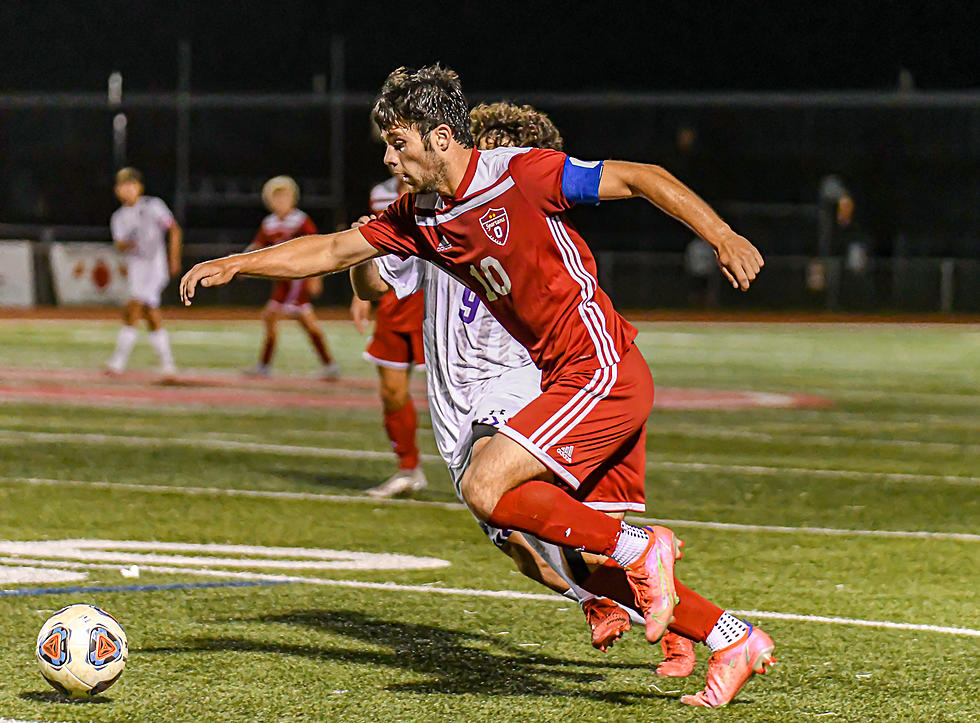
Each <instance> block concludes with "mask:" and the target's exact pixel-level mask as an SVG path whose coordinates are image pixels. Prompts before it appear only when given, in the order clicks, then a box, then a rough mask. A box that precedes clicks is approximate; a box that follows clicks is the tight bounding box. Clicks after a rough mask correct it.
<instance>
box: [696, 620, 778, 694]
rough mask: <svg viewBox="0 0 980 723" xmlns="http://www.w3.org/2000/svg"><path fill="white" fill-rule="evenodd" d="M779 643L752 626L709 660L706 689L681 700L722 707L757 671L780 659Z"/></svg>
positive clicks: (761, 670)
mask: <svg viewBox="0 0 980 723" xmlns="http://www.w3.org/2000/svg"><path fill="white" fill-rule="evenodd" d="M775 647H776V644H775V643H773V642H772V638H770V637H769V636H768V635H766V634H765V633H764V632H762V631H761V630H759V628H755V627H752V626H751V625H749V630H748V632H747V633H746V634H745V635H744V636H743V637H742V639H741V640H739V641H738V642H737V643H733V644H731V645H729V646H728V647H727V648H722V649H721V650H719V651H717V652H715V653H714V654H712V656H711V661H710V662H709V663H708V681H707V685H705V688H704V690H702V691H700V692H698V693H695V694H694V695H685V696H684V697H683V698H681V703H686V704H687V705H695V706H702V707H704V708H719V707H721V706H723V705H726V704H728V703H729V702H730V701H731V699H732V698H734V697H735V694H736V693H738V691H739V690H741V688H742V686H743V685H745V683H746V682H747V681H748V679H749V678H751V677H752V674H753V673H758V674H759V675H762V674H764V673H765V672H766V670H767V668H766V666H767V665H769V666H771V665H773V664H774V663H775V662H776V659H775V658H774V657H772V651H773V649H774V648H775Z"/></svg>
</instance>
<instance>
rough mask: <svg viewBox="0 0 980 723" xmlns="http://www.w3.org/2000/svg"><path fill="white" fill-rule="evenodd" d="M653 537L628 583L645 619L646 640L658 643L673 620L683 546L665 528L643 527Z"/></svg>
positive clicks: (628, 572)
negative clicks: (676, 570)
mask: <svg viewBox="0 0 980 723" xmlns="http://www.w3.org/2000/svg"><path fill="white" fill-rule="evenodd" d="M643 529H644V530H646V532H647V534H648V535H649V537H650V542H649V543H648V544H647V548H646V549H645V550H644V551H643V554H642V555H640V558H639V559H638V560H637V561H636V562H634V563H633V564H632V565H631V566H630V567H629V568H627V569H626V579H627V580H628V581H629V584H630V587H631V588H633V594H634V595H635V596H636V602H637V604H638V605H639V606H640V610H642V611H643V617H644V618H645V619H646V623H647V625H646V627H647V640H649V641H650V642H651V643H655V642H657V641H658V640H660V638H662V637H663V636H664V633H666V632H667V626H668V625H670V622H671V621H672V620H673V619H674V605H676V604H677V593H676V592H675V590H674V560H676V559H679V558H680V557H681V547H683V545H684V543H683V542H682V541H681V540H680V539H679V538H677V537H675V536H674V533H673V532H671V531H670V530H668V529H667V528H666V527H660V526H659V525H654V526H653V527H644V528H643Z"/></svg>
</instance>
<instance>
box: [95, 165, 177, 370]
mask: <svg viewBox="0 0 980 723" xmlns="http://www.w3.org/2000/svg"><path fill="white" fill-rule="evenodd" d="M115 191H116V198H118V199H119V202H120V203H121V204H122V206H121V207H119V208H118V209H116V211H115V213H113V214H112V219H111V220H110V222H109V227H110V230H111V232H112V241H113V243H114V244H115V246H116V248H117V249H118V250H119V251H121V252H123V253H124V254H126V269H127V272H126V278H127V284H128V298H127V299H126V305H125V306H124V307H123V327H122V329H120V330H119V336H118V337H117V338H116V349H115V351H114V352H113V353H112V356H111V357H109V361H108V362H107V363H106V372H108V373H109V374H121V373H122V372H123V371H124V370H125V369H126V364H127V362H128V361H129V354H130V352H131V351H132V350H133V345H134V344H135V343H136V338H137V337H138V336H139V329H138V328H137V325H138V324H139V320H140V318H141V317H142V318H144V319H146V325H147V327H148V328H149V330H150V334H149V338H150V345H151V346H152V347H153V351H155V352H156V355H157V359H158V360H159V362H160V373H161V374H163V375H164V376H165V377H172V376H174V375H175V374H176V373H177V367H176V366H175V365H174V358H173V354H172V353H171V351H170V337H169V336H168V335H167V330H166V329H164V328H163V317H162V316H161V314H160V294H161V293H162V292H163V289H164V288H165V287H166V285H167V282H168V281H169V280H170V277H171V276H174V275H176V274H178V273H180V249H181V239H182V233H181V229H180V226H179V225H178V223H177V221H176V220H175V219H174V216H173V214H172V213H170V209H169V208H167V204H165V203H164V202H163V201H161V200H160V199H159V198H156V197H155V196H145V195H143V191H144V185H143V174H142V173H140V172H139V171H137V170H136V169H135V168H129V167H127V168H122V169H120V170H119V172H118V173H116V185H115ZM164 235H166V236H167V240H166V241H165V240H164Z"/></svg>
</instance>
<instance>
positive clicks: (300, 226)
mask: <svg viewBox="0 0 980 723" xmlns="http://www.w3.org/2000/svg"><path fill="white" fill-rule="evenodd" d="M262 202H263V203H264V204H265V207H266V208H267V209H269V211H271V213H270V214H269V215H268V216H266V217H265V218H264V219H263V220H262V225H261V226H260V227H259V232H258V233H257V234H255V238H254V239H252V243H250V244H249V245H248V248H246V249H245V250H246V251H252V250H254V249H262V248H267V247H269V246H275V245H276V244H279V243H282V242H283V241H288V240H289V239H293V238H296V237H297V236H305V235H307V234H311V233H316V226H315V225H314V224H313V221H311V220H310V217H309V216H307V215H306V214H305V213H303V212H302V211H300V210H299V209H298V208H296V204H297V203H299V186H298V185H297V184H296V181H294V180H293V179H292V178H290V177H289V176H275V177H274V178H270V179H269V180H268V181H266V182H265V185H263V186H262ZM322 289H323V282H322V281H321V280H320V279H319V278H307V279H296V280H292V281H276V282H275V284H274V285H273V287H272V296H271V297H270V298H269V301H268V302H267V303H266V305H265V308H264V309H263V310H262V323H263V324H264V325H265V339H264V340H263V342H262V355H261V356H260V357H259V363H258V364H257V365H256V366H255V367H254V368H252V369H250V370H249V371H248V372H247V373H248V374H253V375H255V376H263V377H267V376H269V375H270V374H271V373H272V357H273V356H274V355H275V353H276V342H277V341H278V329H277V327H278V325H279V319H280V317H283V316H285V317H288V318H291V319H296V320H297V321H298V322H299V323H300V326H302V327H303V331H305V332H306V335H307V336H308V337H309V339H310V343H311V344H312V345H313V348H314V349H315V350H316V354H317V356H318V357H319V359H320V364H321V368H320V377H321V378H322V379H336V378H337V377H338V376H340V367H338V366H337V362H336V361H334V359H333V357H332V356H331V355H330V350H329V349H328V348H327V340H326V338H325V337H324V335H323V332H322V331H321V330H320V325H319V323H318V322H317V318H316V314H314V313H313V304H312V303H311V302H310V298H311V297H315V296H319V295H320V291H321V290H322Z"/></svg>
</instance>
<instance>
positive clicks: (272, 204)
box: [269, 188, 296, 218]
mask: <svg viewBox="0 0 980 723" xmlns="http://www.w3.org/2000/svg"><path fill="white" fill-rule="evenodd" d="M295 207H296V199H295V198H293V194H292V193H290V192H289V189H286V188H280V189H277V190H276V191H275V192H274V193H273V194H272V196H270V198H269V210H270V211H272V212H273V213H274V214H276V215H277V216H278V217H279V218H285V217H286V216H287V215H288V214H289V212H290V211H292V210H293V208H295Z"/></svg>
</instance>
